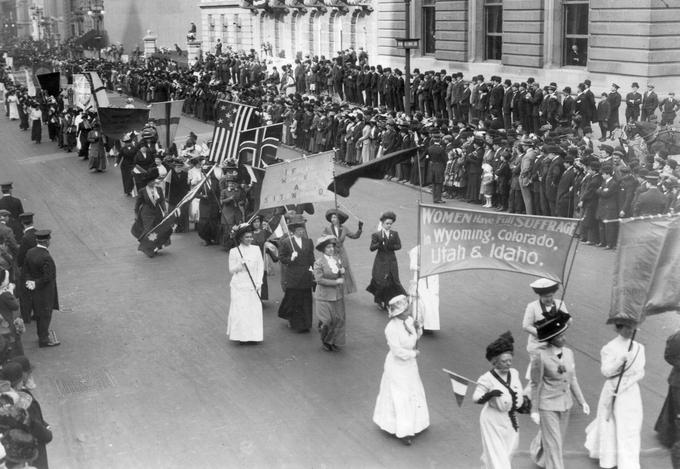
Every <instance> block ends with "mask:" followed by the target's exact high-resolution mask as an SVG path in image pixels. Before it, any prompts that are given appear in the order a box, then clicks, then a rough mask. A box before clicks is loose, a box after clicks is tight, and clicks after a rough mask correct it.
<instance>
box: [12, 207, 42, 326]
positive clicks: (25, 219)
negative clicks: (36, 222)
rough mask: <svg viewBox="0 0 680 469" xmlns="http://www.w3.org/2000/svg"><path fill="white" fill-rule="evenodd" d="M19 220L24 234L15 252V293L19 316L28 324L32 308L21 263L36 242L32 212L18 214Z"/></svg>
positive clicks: (22, 263)
mask: <svg viewBox="0 0 680 469" xmlns="http://www.w3.org/2000/svg"><path fill="white" fill-rule="evenodd" d="M19 220H21V223H22V224H23V226H24V235H23V236H22V238H21V244H20V245H19V251H18V252H17V258H16V261H17V262H16V265H17V270H18V272H17V273H16V278H17V279H18V281H17V282H16V284H17V295H18V297H19V304H20V306H21V317H22V318H23V320H24V323H26V324H29V323H30V322H31V320H32V316H33V310H32V309H31V307H30V306H31V302H30V301H29V299H28V290H26V287H25V283H26V276H25V275H24V274H23V269H22V267H23V265H24V261H25V260H26V253H27V252H28V251H29V250H30V249H31V248H34V247H35V246H36V245H37V244H38V243H37V241H36V239H35V228H34V227H33V213H31V212H26V213H22V214H21V215H19Z"/></svg>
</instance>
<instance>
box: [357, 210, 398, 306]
mask: <svg viewBox="0 0 680 469" xmlns="http://www.w3.org/2000/svg"><path fill="white" fill-rule="evenodd" d="M396 219H397V216H396V215H395V214H394V212H385V213H383V214H382V215H381V216H380V229H379V230H378V231H376V232H375V233H373V234H372V235H371V246H370V248H369V249H370V250H371V252H373V251H378V252H377V254H376V255H375V260H374V261H373V270H372V272H371V283H370V284H369V285H368V287H367V288H366V291H368V292H369V293H372V294H373V301H375V303H376V304H377V305H378V306H379V307H380V309H382V310H385V311H386V310H387V303H388V302H389V300H390V299H391V298H393V297H395V296H397V295H405V294H406V290H404V287H403V286H402V285H401V282H400V281H399V264H398V263H397V256H396V254H395V253H394V252H395V251H398V250H400V249H401V240H400V239H399V233H397V232H396V231H393V230H392V224H393V223H394V222H395V221H396Z"/></svg>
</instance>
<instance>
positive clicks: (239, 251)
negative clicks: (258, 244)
mask: <svg viewBox="0 0 680 469" xmlns="http://www.w3.org/2000/svg"><path fill="white" fill-rule="evenodd" d="M236 249H237V250H238V255H239V256H241V261H245V259H243V253H242V252H241V246H236ZM258 251H259V249H258ZM243 267H245V268H246V272H248V278H249V279H250V283H252V284H253V289H254V290H255V294H256V295H257V299H258V300H260V301H262V297H261V296H260V293H259V292H258V291H257V286H256V285H255V280H253V276H252V275H251V274H250V269H249V268H248V264H246V263H245V262H243Z"/></svg>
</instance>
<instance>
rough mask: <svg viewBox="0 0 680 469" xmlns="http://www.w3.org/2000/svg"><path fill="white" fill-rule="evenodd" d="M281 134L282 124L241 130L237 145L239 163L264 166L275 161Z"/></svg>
mask: <svg viewBox="0 0 680 469" xmlns="http://www.w3.org/2000/svg"><path fill="white" fill-rule="evenodd" d="M282 135H283V124H274V125H267V126H264V127H256V128H254V129H248V130H243V131H241V135H240V138H239V145H238V160H239V163H240V164H248V165H252V166H253V167H254V168H266V167H267V166H268V165H269V164H271V163H273V162H275V161H276V151H277V149H278V148H279V143H281V137H282ZM268 163H269V164H268Z"/></svg>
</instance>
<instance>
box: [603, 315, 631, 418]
mask: <svg viewBox="0 0 680 469" xmlns="http://www.w3.org/2000/svg"><path fill="white" fill-rule="evenodd" d="M637 331H638V330H637V327H636V328H635V329H634V330H633V335H632V336H631V338H630V344H628V351H629V352H630V351H631V350H633V342H634V341H635V335H636V334H637ZM626 365H627V362H626V360H624V361H623V364H622V365H621V373H619V379H618V381H617V382H616V389H614V395H613V396H612V405H611V406H610V407H609V412H608V413H607V422H609V419H610V418H611V417H612V414H614V404H616V393H618V392H619V387H620V386H621V380H622V379H623V373H625V371H626Z"/></svg>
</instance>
